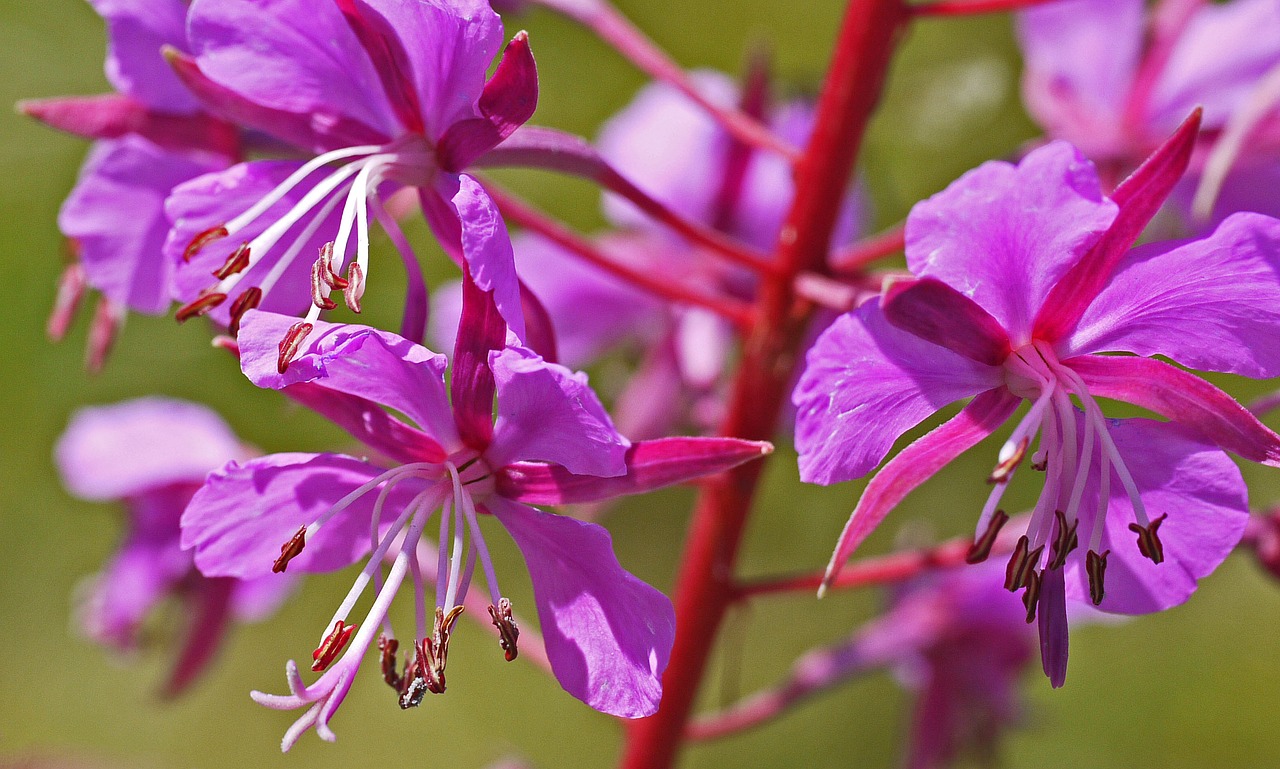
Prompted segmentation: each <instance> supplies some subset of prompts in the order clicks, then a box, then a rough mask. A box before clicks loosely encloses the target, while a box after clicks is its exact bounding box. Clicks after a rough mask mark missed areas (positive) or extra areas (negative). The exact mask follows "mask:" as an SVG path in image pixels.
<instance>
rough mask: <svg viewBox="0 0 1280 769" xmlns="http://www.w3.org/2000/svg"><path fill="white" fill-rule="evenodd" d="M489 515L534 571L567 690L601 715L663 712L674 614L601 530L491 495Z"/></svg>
mask: <svg viewBox="0 0 1280 769" xmlns="http://www.w3.org/2000/svg"><path fill="white" fill-rule="evenodd" d="M485 504H486V506H488V507H489V510H490V512H492V513H493V514H494V515H495V516H497V518H498V520H499V521H501V522H502V525H503V526H505V527H506V529H507V531H508V532H509V533H510V534H511V537H512V539H514V540H515V541H516V545H518V546H519V548H520V552H521V553H522V554H523V555H524V559H525V563H526V564H527V565H528V567H529V578H530V580H532V582H533V595H534V600H535V601H537V604H538V621H539V623H540V625H541V629H542V637H543V639H544V641H545V642H546V647H547V657H548V659H550V661H551V669H552V671H553V672H554V673H555V675H556V679H557V680H559V682H560V685H561V686H563V687H564V689H565V691H567V692H569V693H570V694H572V695H573V696H575V697H577V698H578V699H580V700H582V701H583V702H585V703H587V704H588V705H590V706H591V707H593V708H595V709H596V710H599V711H600V712H602V713H608V714H610V715H615V716H620V717H622V718H642V717H644V716H648V715H652V714H653V713H654V712H655V711H656V710H657V709H658V702H659V700H660V699H661V697H662V671H663V670H664V669H666V666H667V660H668V659H669V657H670V654H671V645H672V643H673V642H674V641H675V628H676V622H675V610H674V609H673V608H672V606H671V601H670V600H668V599H667V597H666V596H665V595H663V594H662V593H661V592H659V591H658V590H655V589H654V588H652V587H650V586H649V585H647V584H645V583H644V582H642V581H640V580H639V579H637V578H636V577H635V576H634V575H632V574H631V573H630V572H628V571H626V570H624V569H623V568H622V566H620V565H619V564H618V560H617V558H616V557H615V556H614V554H613V547H612V542H611V540H610V537H609V533H608V532H607V531H605V530H604V529H603V528H601V527H600V526H596V525H595V524H591V523H586V522H584V521H579V520H575V519H573V518H567V517H565V516H562V515H552V514H550V513H544V512H541V511H539V510H534V509H533V508H530V507H526V506H524V505H520V504H516V503H514V502H509V501H507V500H504V499H502V498H501V497H491V498H490V499H489V500H488V501H486V502H485Z"/></svg>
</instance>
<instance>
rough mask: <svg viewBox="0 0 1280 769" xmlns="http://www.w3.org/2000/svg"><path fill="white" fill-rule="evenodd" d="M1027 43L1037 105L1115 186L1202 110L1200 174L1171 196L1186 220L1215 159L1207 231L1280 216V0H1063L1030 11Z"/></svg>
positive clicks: (1036, 112) (1051, 131) (1026, 86)
mask: <svg viewBox="0 0 1280 769" xmlns="http://www.w3.org/2000/svg"><path fill="white" fill-rule="evenodd" d="M1018 39H1019V43H1020V45H1021V47H1022V50H1023V53H1024V55H1025V57H1026V71H1025V73H1024V75H1023V82H1022V86H1023V88H1022V90H1023V99H1024V102H1025V103H1026V105H1027V110H1028V111H1029V112H1030V113H1031V115H1032V116H1033V117H1034V118H1035V119H1036V120H1037V121H1038V122H1039V123H1040V125H1042V126H1044V129H1045V131H1046V133H1047V134H1048V135H1049V136H1050V137H1051V138H1054V139H1065V140H1067V141H1070V142H1072V143H1073V144H1075V145H1076V146H1077V147H1079V148H1080V149H1081V150H1083V151H1084V153H1085V154H1086V155H1088V156H1089V158H1090V159H1092V160H1093V161H1094V162H1096V163H1098V164H1099V167H1100V168H1102V169H1103V177H1104V179H1110V183H1109V184H1114V183H1115V182H1116V181H1118V180H1119V179H1120V178H1121V177H1122V175H1123V174H1125V173H1127V172H1128V171H1129V170H1131V169H1133V168H1134V167H1135V166H1136V165H1137V164H1138V163H1139V162H1141V160H1142V159H1143V158H1144V157H1146V155H1147V154H1148V153H1149V152H1150V151H1151V150H1152V149H1153V148H1154V147H1155V146H1156V145H1158V144H1159V142H1160V140H1161V138H1162V137H1164V136H1165V135H1167V134H1168V133H1169V132H1171V131H1172V130H1173V129H1174V127H1175V126H1177V125H1178V123H1179V122H1180V121H1181V120H1182V118H1183V117H1184V116H1185V115H1186V114H1187V113H1188V112H1190V111H1191V110H1192V109H1193V108H1194V107H1196V106H1202V107H1203V109H1204V123H1203V128H1204V131H1205V132H1204V134H1203V135H1202V137H1201V139H1200V142H1199V144H1200V146H1199V148H1198V149H1199V152H1198V153H1197V156H1196V158H1195V160H1194V161H1193V167H1192V168H1193V171H1194V173H1193V174H1191V175H1190V176H1188V178H1187V179H1186V180H1185V181H1184V182H1183V183H1182V184H1181V185H1180V186H1179V189H1178V190H1176V191H1175V192H1174V194H1173V196H1172V198H1171V201H1170V202H1171V206H1172V208H1173V209H1174V210H1176V211H1179V212H1181V213H1180V215H1179V218H1182V219H1184V220H1185V219H1187V218H1188V217H1187V216H1186V214H1187V213H1189V210H1190V209H1191V204H1192V198H1193V196H1194V195H1195V194H1196V191H1197V187H1205V186H1206V185H1205V184H1204V176H1202V173H1204V174H1205V175H1208V172H1209V170H1210V167H1211V166H1218V167H1217V168H1216V169H1213V171H1212V173H1213V174H1214V175H1216V176H1217V177H1218V178H1217V179H1216V180H1211V183H1212V186H1213V187H1214V188H1215V189H1212V190H1209V195H1208V196H1207V197H1205V196H1204V192H1201V193H1200V195H1199V197H1200V198H1201V199H1198V200H1197V201H1196V205H1197V208H1198V209H1203V210H1197V215H1198V217H1199V219H1200V220H1201V221H1198V222H1196V223H1195V224H1196V229H1197V230H1198V231H1206V232H1207V231H1208V230H1210V229H1212V228H1213V227H1214V226H1216V225H1217V224H1218V223H1219V222H1221V221H1222V219H1224V218H1225V217H1226V216H1227V215H1229V214H1231V213H1233V212H1236V211H1258V212H1262V213H1266V214H1272V215H1275V214H1278V213H1280V205H1278V204H1277V202H1276V200H1277V198H1276V196H1275V194H1274V190H1275V188H1276V185H1277V184H1280V80H1277V78H1280V2H1277V1H1276V0H1231V2H1226V3H1209V2H1203V1H1202V0H1190V1H1189V2H1188V1H1187V0H1164V2H1161V3H1157V4H1156V5H1155V6H1154V8H1152V9H1150V10H1149V9H1148V4H1146V3H1144V2H1143V0H1063V1H1062V2H1053V3H1045V4H1043V5H1040V6H1037V7H1035V8H1030V9H1027V10H1025V11H1022V12H1020V13H1019V14H1018ZM1253 113H1257V114H1253ZM1268 115H1269V117H1268ZM1242 121H1243V122H1242ZM1245 122H1247V123H1248V124H1249V125H1248V127H1247V129H1246V125H1245ZM1237 129H1241V130H1246V132H1247V134H1248V136H1247V137H1245V136H1243V135H1240V136H1234V134H1236V133H1237ZM1227 144H1235V145H1237V146H1235V147H1234V148H1233V147H1228V146H1226V145H1227ZM1219 145H1222V146H1219ZM1223 150H1226V153H1225V154H1223V152H1222V151H1223ZM1215 155H1216V156H1219V158H1218V160H1216V161H1213V160H1210V159H1211V158H1213V157H1214V156H1215ZM1228 171H1229V173H1228ZM1217 188H1220V189H1217ZM1215 199H1216V205H1215Z"/></svg>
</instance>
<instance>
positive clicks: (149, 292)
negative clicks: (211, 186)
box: [58, 137, 221, 315]
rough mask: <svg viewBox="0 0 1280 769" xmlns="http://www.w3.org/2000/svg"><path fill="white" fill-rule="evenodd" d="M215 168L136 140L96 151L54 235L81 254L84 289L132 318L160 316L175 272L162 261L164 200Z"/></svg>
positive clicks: (211, 163) (201, 160)
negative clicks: (88, 288) (59, 234)
mask: <svg viewBox="0 0 1280 769" xmlns="http://www.w3.org/2000/svg"><path fill="white" fill-rule="evenodd" d="M220 167H221V163H220V162H218V161H216V160H215V159H214V158H212V157H206V158H200V157H196V156H193V155H190V154H183V153H178V152H170V151H167V150H163V149H161V148H160V147H157V146H156V145H154V144H152V143H151V142H149V141H147V140H145V139H141V138H138V137H125V138H123V139H118V140H114V141H104V142H100V143H98V144H96V145H95V146H94V148H93V151H92V152H91V153H90V154H89V158H88V160H86V161H85V164H84V168H83V169H82V170H81V172H80V180H79V182H77V184H76V187H75V189H73V190H72V191H71V195H70V196H69V197H68V198H67V201H66V202H65V203H64V204H63V205H62V211H61V212H60V213H59V214H58V227H59V229H61V230H62V232H63V234H65V235H66V236H67V237H69V238H71V239H73V240H74V241H76V243H77V244H78V246H79V252H80V260H81V262H82V263H83V264H84V270H85V276H86V278H87V279H88V282H89V285H91V286H93V287H94V288H95V289H97V290H99V291H101V292H102V293H103V295H104V296H106V297H107V298H108V299H110V300H112V301H113V302H116V303H117V304H119V305H122V306H124V307H128V308H129V309H131V310H134V311H136V312H142V313H147V314H151V315H157V314H161V313H163V312H165V311H166V310H167V309H168V308H169V302H170V293H171V292H172V282H173V272H174V271H173V266H172V263H171V261H170V260H169V259H167V258H165V256H164V243H165V235H166V234H167V233H168V231H169V221H168V219H166V218H165V212H164V200H165V196H167V195H168V194H169V192H170V190H172V189H173V188H174V187H175V186H177V185H179V184H181V183H183V182H185V181H187V180H189V179H193V178H195V177H197V176H200V175H201V174H204V173H208V172H210V171H214V170H216V169H218V168H220Z"/></svg>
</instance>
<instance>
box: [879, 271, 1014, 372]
mask: <svg viewBox="0 0 1280 769" xmlns="http://www.w3.org/2000/svg"><path fill="white" fill-rule="evenodd" d="M880 308H881V310H882V311H883V312H884V316H885V318H886V319H887V320H888V321H889V322H890V323H892V324H893V325H894V326H896V327H898V328H900V329H902V330H903V331H907V332H910V333H912V334H914V335H916V336H918V337H920V338H921V339H924V340H925V341H928V342H932V343H934V344H936V345H940V346H942V347H945V348H947V349H948V350H951V351H952V352H954V353H958V354H960V355H963V356H964V357H966V358H968V359H970V360H974V361H977V362H978V363H983V364H985V365H988V366H999V365H1001V364H1002V363H1004V360H1005V358H1007V357H1009V337H1008V336H1007V335H1005V333H1004V329H1003V328H1001V327H1000V324H999V323H997V322H996V319H995V318H993V317H991V316H990V315H989V314H988V313H987V311H986V310H984V309H982V308H981V307H979V306H978V305H977V303H976V302H974V301H973V300H972V299H970V298H969V297H967V296H965V295H964V294H961V293H960V292H959V291H956V290H955V289H954V288H952V287H951V286H948V285H947V284H946V283H943V282H942V281H940V280H936V279H934V278H920V279H917V280H896V281H894V282H893V283H891V284H889V285H888V286H887V287H886V288H885V290H884V296H883V297H881V300H880Z"/></svg>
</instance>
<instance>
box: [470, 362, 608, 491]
mask: <svg viewBox="0 0 1280 769" xmlns="http://www.w3.org/2000/svg"><path fill="white" fill-rule="evenodd" d="M489 366H490V368H491V369H492V370H493V376H494V380H495V382H496V384H497V392H498V419H497V422H496V423H495V424H494V427H493V442H492V443H491V444H490V445H489V447H488V448H487V449H486V450H485V452H484V456H485V460H486V461H487V462H489V464H490V466H492V467H502V466H505V465H509V464H511V463H512V462H516V461H519V460H538V461H542V462H551V463H553V464H557V465H560V466H562V467H564V469H565V470H567V471H569V472H570V473H574V474H577V475H594V476H601V477H610V476H619V475H624V474H625V473H626V472H627V465H626V460H625V456H626V453H627V448H628V447H630V445H631V442H630V441H628V440H627V439H626V438H624V437H622V436H621V435H619V434H618V431H617V430H616V429H614V426H613V420H611V419H609V415H608V413H606V412H605V410H604V406H603V405H601V403H600V400H599V399H598V398H597V397H596V394H595V393H594V392H593V391H592V390H591V387H590V386H589V385H588V384H587V375H586V374H582V373H574V372H572V371H570V370H569V369H567V368H565V367H564V366H561V365H559V364H555V363H547V362H546V361H544V360H543V359H542V358H540V357H539V356H538V355H537V354H536V353H534V352H533V351H531V350H528V349H525V348H523V347H507V348H505V349H503V350H501V351H495V352H492V353H489Z"/></svg>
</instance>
